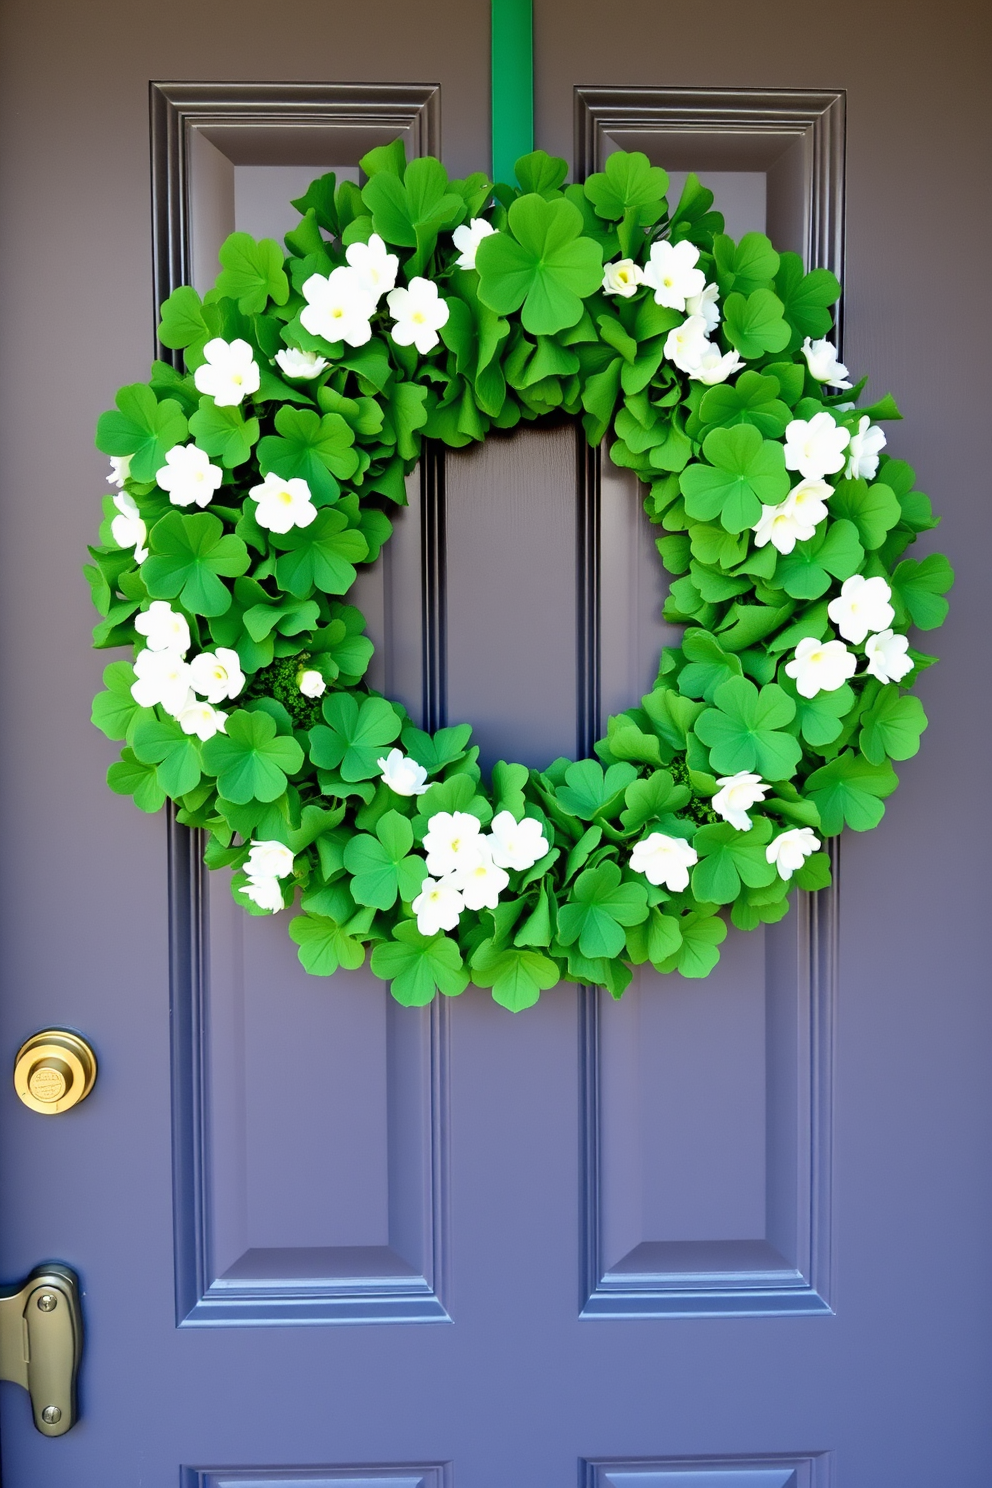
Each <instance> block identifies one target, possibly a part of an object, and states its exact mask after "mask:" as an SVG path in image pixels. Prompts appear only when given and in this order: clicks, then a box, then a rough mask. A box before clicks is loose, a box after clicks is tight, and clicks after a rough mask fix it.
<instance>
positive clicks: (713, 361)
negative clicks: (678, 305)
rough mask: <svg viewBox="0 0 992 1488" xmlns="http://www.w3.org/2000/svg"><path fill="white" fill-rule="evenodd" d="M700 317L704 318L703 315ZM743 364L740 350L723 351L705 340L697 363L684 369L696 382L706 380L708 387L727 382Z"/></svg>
mask: <svg viewBox="0 0 992 1488" xmlns="http://www.w3.org/2000/svg"><path fill="white" fill-rule="evenodd" d="M699 318H700V319H702V316H700V317H699ZM743 365H744V363H743V361H742V360H741V354H740V352H739V351H721V350H720V348H719V346H714V345H713V342H712V341H704V342H703V344H702V347H701V350H700V354H699V356H698V358H697V360H696V363H695V365H694V366H692V367H684V368H683V369H682V370H683V371H685V372H688V374H689V376H690V377H691V378H692V379H693V380H694V381H695V382H704V383H705V384H706V385H707V387H713V386H714V385H715V384H716V383H718V382H726V380H727V378H728V377H733V375H734V373H735V372H739V371H740V369H741V368H742V367H743Z"/></svg>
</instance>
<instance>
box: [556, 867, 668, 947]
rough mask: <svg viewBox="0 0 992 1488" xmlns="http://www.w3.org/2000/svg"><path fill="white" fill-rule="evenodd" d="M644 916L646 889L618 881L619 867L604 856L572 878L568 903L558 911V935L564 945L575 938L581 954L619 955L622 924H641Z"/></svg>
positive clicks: (646, 911)
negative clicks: (596, 865) (597, 863)
mask: <svg viewBox="0 0 992 1488" xmlns="http://www.w3.org/2000/svg"><path fill="white" fill-rule="evenodd" d="M647 917H648V896H647V889H646V888H645V887H644V885H643V884H633V883H621V882H620V869H619V868H618V866H617V865H616V863H611V862H610V861H609V859H607V861H606V862H604V863H600V865H599V867H598V868H587V869H586V870H585V872H584V873H580V874H579V876H578V878H577V879H576V880H575V883H574V884H573V885H572V889H571V893H570V895H569V899H568V903H567V904H564V905H562V907H561V909H560V910H559V911H558V938H559V940H560V941H561V943H562V945H565V946H569V945H572V944H574V942H575V941H578V943H579V950H580V951H581V953H582V955H583V956H591V957H596V956H606V957H613V956H619V955H620V952H621V951H622V950H623V947H624V931H623V927H624V926H626V925H637V924H640V922H641V920H646V919H647Z"/></svg>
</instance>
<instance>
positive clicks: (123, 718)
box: [90, 661, 155, 739]
mask: <svg viewBox="0 0 992 1488" xmlns="http://www.w3.org/2000/svg"><path fill="white" fill-rule="evenodd" d="M134 680H135V672H134V667H133V666H132V665H131V663H130V662H129V661H112V662H111V663H110V665H109V666H107V667H104V669H103V685H104V687H105V688H106V689H107V690H106V692H98V693H97V695H96V697H95V698H94V699H93V711H92V714H91V715H90V721H91V722H92V723H93V724H94V725H95V727H96V728H98V729H99V730H100V732H101V733H103V734H106V736H107V738H108V739H126V738H127V736H128V731H129V730H130V728H131V725H132V724H133V723H134V721H135V719H138V718H154V716H155V715H154V713H153V712H152V710H151V709H150V708H141V707H139V706H138V704H137V703H136V702H135V701H134V698H133V697H132V696H131V688H132V686H133V684H134Z"/></svg>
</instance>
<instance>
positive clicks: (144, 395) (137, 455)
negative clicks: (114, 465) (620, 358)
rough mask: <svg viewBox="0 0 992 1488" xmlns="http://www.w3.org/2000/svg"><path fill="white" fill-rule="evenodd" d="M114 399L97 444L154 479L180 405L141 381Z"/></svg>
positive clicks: (181, 422) (176, 429)
mask: <svg viewBox="0 0 992 1488" xmlns="http://www.w3.org/2000/svg"><path fill="white" fill-rule="evenodd" d="M576 319H578V317H576ZM114 401H115V402H116V404H117V409H116V410H114V409H111V410H110V411H109V412H108V413H101V415H100V417H99V419H98V420H97V425H96V447H97V449H98V450H102V451H103V453H104V454H105V455H130V456H131V475H132V477H133V478H134V480H137V481H153V480H154V479H155V474H156V472H157V471H158V470H160V469H161V468H162V466H163V465H164V464H165V457H166V455H167V454H168V452H169V450H170V449H172V447H173V445H176V444H181V443H182V442H183V440H184V439H185V438H186V434H187V432H188V426H187V423H186V417H185V415H184V413H183V411H182V408H181V407H180V406H179V404H178V403H177V402H176V401H175V399H174V398H165V399H163V401H162V402H161V403H160V402H159V401H158V399H157V398H156V397H155V394H154V393H153V392H152V390H151V388H150V387H146V386H145V384H144V383H143V382H135V383H131V384H130V385H129V386H128V387H122V388H121V390H120V392H119V393H118V394H117V397H116V398H115V400H114Z"/></svg>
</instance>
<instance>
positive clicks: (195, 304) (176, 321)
mask: <svg viewBox="0 0 992 1488" xmlns="http://www.w3.org/2000/svg"><path fill="white" fill-rule="evenodd" d="M219 329H220V315H219V312H218V310H217V309H216V307H215V306H213V305H204V304H203V302H202V300H201V299H200V296H199V295H198V294H197V292H196V290H195V289H193V288H192V286H191V285H189V284H181V285H180V286H179V288H178V289H174V290H173V291H172V293H171V295H170V296H169V298H168V299H167V300H164V301H163V302H162V319H161V322H160V323H159V328H158V339H159V340H160V341H161V343H162V345H163V346H168V347H169V348H170V349H171V350H173V351H178V350H180V349H183V350H186V351H189V352H190V353H191V355H196V354H199V353H200V351H201V349H202V347H203V346H204V344H205V343H206V342H207V341H209V340H210V339H211V337H212V336H216V334H217V332H218V330H219ZM199 359H200V360H202V357H200V358H199ZM188 365H189V360H187V366H188ZM170 370H172V369H171V368H170Z"/></svg>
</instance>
